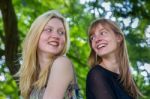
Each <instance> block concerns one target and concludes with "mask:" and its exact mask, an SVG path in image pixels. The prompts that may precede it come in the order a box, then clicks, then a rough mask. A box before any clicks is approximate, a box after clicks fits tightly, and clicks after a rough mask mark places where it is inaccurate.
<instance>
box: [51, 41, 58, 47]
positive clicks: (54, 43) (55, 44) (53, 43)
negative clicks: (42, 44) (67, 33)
mask: <svg viewBox="0 0 150 99" xmlns="http://www.w3.org/2000/svg"><path fill="white" fill-rule="evenodd" d="M48 44H49V45H52V46H58V45H59V42H58V41H49V42H48Z"/></svg>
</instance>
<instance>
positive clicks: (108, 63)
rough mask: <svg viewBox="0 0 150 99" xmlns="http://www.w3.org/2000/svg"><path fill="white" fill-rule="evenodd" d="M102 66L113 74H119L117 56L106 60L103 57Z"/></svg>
mask: <svg viewBox="0 0 150 99" xmlns="http://www.w3.org/2000/svg"><path fill="white" fill-rule="evenodd" d="M100 65H102V66H103V67H104V68H106V69H108V70H110V71H112V72H115V73H118V74H119V63H118V62H117V59H116V58H115V56H113V57H104V58H103V57H102V62H101V63H100Z"/></svg>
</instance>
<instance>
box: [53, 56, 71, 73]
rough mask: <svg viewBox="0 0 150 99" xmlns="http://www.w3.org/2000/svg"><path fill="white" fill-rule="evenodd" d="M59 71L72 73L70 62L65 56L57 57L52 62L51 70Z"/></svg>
mask: <svg viewBox="0 0 150 99" xmlns="http://www.w3.org/2000/svg"><path fill="white" fill-rule="evenodd" d="M57 69H61V70H62V71H64V72H66V71H70V73H71V72H73V66H72V62H71V60H70V59H69V58H68V57H66V56H59V57H57V58H56V59H55V60H54V63H53V65H52V70H57Z"/></svg>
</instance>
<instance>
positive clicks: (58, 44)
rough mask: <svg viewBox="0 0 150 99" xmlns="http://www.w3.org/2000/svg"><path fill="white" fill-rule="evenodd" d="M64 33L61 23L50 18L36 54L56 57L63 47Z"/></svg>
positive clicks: (56, 19)
mask: <svg viewBox="0 0 150 99" xmlns="http://www.w3.org/2000/svg"><path fill="white" fill-rule="evenodd" d="M65 35H66V31H65V28H64V25H63V23H62V21H61V20H60V19H58V18H52V19H50V20H49V22H48V23H47V24H46V26H45V27H44V29H43V31H42V33H41V36H40V39H39V42H38V53H46V54H47V55H49V54H51V55H58V54H59V53H60V52H61V51H62V50H63V48H64V46H65V41H66V39H65Z"/></svg>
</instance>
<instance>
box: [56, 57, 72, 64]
mask: <svg viewBox="0 0 150 99" xmlns="http://www.w3.org/2000/svg"><path fill="white" fill-rule="evenodd" d="M55 63H61V64H66V65H67V64H68V65H72V63H71V60H70V59H69V58H68V57H66V56H59V57H57V58H56V59H55V61H54V64H55Z"/></svg>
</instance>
